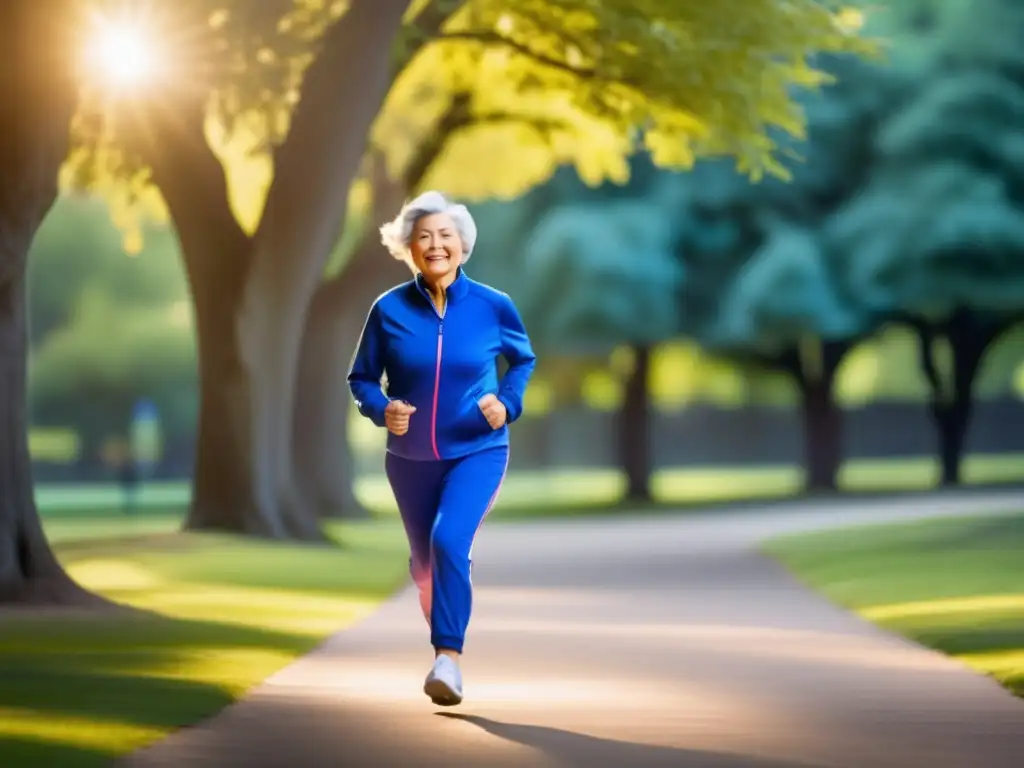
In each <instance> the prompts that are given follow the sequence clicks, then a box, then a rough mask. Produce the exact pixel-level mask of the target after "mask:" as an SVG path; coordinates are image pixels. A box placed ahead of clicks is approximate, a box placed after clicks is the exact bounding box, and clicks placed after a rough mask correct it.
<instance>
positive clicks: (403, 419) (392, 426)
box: [384, 400, 416, 435]
mask: <svg viewBox="0 0 1024 768" xmlns="http://www.w3.org/2000/svg"><path fill="white" fill-rule="evenodd" d="M414 413H416V407H415V406H413V405H409V404H408V403H405V402H402V401H401V400H392V401H391V402H390V403H388V407H387V408H385V409H384V423H385V424H386V425H387V428H388V432H390V433H391V434H393V435H404V434H405V433H406V432H408V431H409V417H410V416H412V415H413V414H414Z"/></svg>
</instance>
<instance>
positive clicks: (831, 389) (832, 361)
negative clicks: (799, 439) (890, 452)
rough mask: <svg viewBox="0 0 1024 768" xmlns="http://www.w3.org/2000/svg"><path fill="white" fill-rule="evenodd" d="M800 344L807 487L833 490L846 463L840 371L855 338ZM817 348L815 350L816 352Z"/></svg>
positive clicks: (817, 489)
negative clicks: (838, 398)
mask: <svg viewBox="0 0 1024 768" xmlns="http://www.w3.org/2000/svg"><path fill="white" fill-rule="evenodd" d="M809 344H813V347H812V346H809V345H804V346H803V347H801V348H800V350H799V352H798V354H799V355H800V360H801V362H800V373H799V379H798V382H799V387H800V392H801V395H802V398H803V400H802V403H801V410H802V415H803V432H804V469H805V471H806V475H805V481H804V488H805V490H806V491H808V492H811V493H813V492H822V491H824V492H829V491H835V490H837V489H838V487H839V469H840V467H841V466H842V463H843V412H842V410H841V409H840V408H839V407H838V406H837V405H836V402H835V381H836V373H838V371H839V366H840V365H841V364H842V362H843V358H845V357H846V354H847V353H848V352H849V351H850V350H851V349H853V341H817V340H816V341H814V342H810V343H809ZM812 350H813V354H812Z"/></svg>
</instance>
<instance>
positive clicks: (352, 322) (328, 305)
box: [294, 278, 367, 518]
mask: <svg viewBox="0 0 1024 768" xmlns="http://www.w3.org/2000/svg"><path fill="white" fill-rule="evenodd" d="M344 294H345V290H344V283H342V282H341V281H340V280H338V279H337V278H335V279H334V280H330V281H328V282H326V283H324V284H323V285H321V286H320V288H319V289H318V290H317V292H316V295H315V296H314V297H313V302H312V304H311V305H310V309H309V314H308V316H307V318H306V331H305V333H304V334H303V338H302V354H301V356H300V360H299V373H298V384H297V388H298V396H297V397H296V403H295V425H294V429H295V444H294V449H295V481H296V484H297V485H298V487H299V489H300V494H301V498H302V500H303V502H304V503H307V504H311V505H313V507H314V509H315V510H316V512H317V513H318V514H319V515H320V516H323V517H339V518H361V517H366V516H367V511H366V509H365V508H363V506H362V505H361V504H360V503H359V501H358V499H356V495H355V489H354V487H353V484H354V482H355V460H354V457H353V455H352V450H351V448H350V446H349V441H348V418H349V404H350V402H351V396H350V395H349V391H348V383H347V381H346V374H347V372H348V362H349V360H350V358H351V356H352V352H353V350H354V348H355V345H356V343H357V342H358V339H359V333H360V331H361V329H362V323H361V322H360V321H359V318H358V317H357V316H356V313H355V311H354V310H353V309H352V308H348V307H346V306H345V303H346V297H345V296H344ZM352 303H353V304H355V302H352ZM339 305H340V306H339Z"/></svg>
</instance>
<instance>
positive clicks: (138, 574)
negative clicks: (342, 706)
mask: <svg viewBox="0 0 1024 768" xmlns="http://www.w3.org/2000/svg"><path fill="white" fill-rule="evenodd" d="M155 519H156V520H157V521H163V523H162V524H163V525H164V526H166V527H169V528H172V527H173V525H174V522H173V518H167V517H157V518H155ZM169 521H170V522H169ZM86 522H87V521H81V523H82V524H86ZM93 522H94V523H95V524H96V525H97V527H98V528H104V527H107V526H111V525H113V523H104V522H103V521H102V520H99V521H93ZM136 522H138V521H133V524H134V523H136ZM118 523H119V526H123V525H124V520H123V518H122V519H120V520H119V521H118ZM68 524H71V525H72V526H74V524H75V521H62V520H56V521H49V522H48V525H47V527H48V529H49V532H50V534H51V535H53V536H55V538H56V539H57V541H58V542H61V541H62V542H63V543H58V544H57V549H58V552H59V554H60V557H61V559H62V561H63V562H64V563H65V564H66V566H67V567H68V569H69V571H70V572H71V574H72V575H73V576H74V577H75V578H76V579H78V580H79V581H80V582H81V583H82V584H84V585H85V586H87V587H89V588H91V589H93V590H95V591H98V592H101V593H102V594H105V595H107V596H109V597H111V598H113V599H115V600H117V601H119V602H123V603H126V604H129V605H132V606H135V607H137V608H140V609H143V612H140V614H139V615H134V616H118V617H111V616H88V615H78V616H63V617H57V616H54V615H46V614H44V613H35V614H25V615H10V614H9V615H4V616H3V619H2V621H0V681H2V683H0V765H3V766H8V765H10V766H19V768H31V767H32V766H58V765H59V766H61V768H80V767H81V766H99V765H108V764H109V762H110V760H111V758H112V757H113V756H115V755H119V754H122V753H125V752H128V751H130V750H132V749H135V748H138V747H141V746H143V745H145V744H147V743H150V742H152V741H154V740H157V739H159V738H161V737H162V736H164V735H166V734H167V733H169V732H170V731H172V730H174V729H175V728H177V727H180V726H183V725H186V724H190V723H194V722H196V721H198V720H200V719H202V718H203V717H205V716H207V715H209V714H212V713H214V712H216V711H217V710H219V709H221V708H222V707H224V706H225V705H226V704H228V703H229V702H231V701H232V700H233V699H235V698H236V697H238V696H239V695H240V694H242V693H244V692H245V691H246V690H247V689H248V688H250V687H251V686H253V685H254V684H256V683H258V682H260V681H261V680H263V679H265V678H266V677H267V676H269V675H270V674H272V673H273V672H275V671H276V670H278V669H280V668H281V667H283V666H285V665H286V664H287V663H288V662H289V661H291V660H292V659H294V658H295V657H296V656H298V655H300V654H302V653H305V652H307V651H309V650H311V649H312V648H313V647H314V646H315V645H316V644H317V643H318V642H319V641H320V640H322V639H323V638H325V637H326V636H328V635H329V634H331V633H333V632H335V631H337V630H338V629H340V628H342V627H344V626H346V625H348V624H350V623H352V622H354V621H356V620H358V619H359V618H360V617H362V616H365V615H367V614H368V613H369V612H370V611H371V610H372V609H373V608H374V606H376V605H377V604H378V603H379V601H380V600H381V599H383V598H385V597H386V596H387V595H389V594H391V593H392V592H393V591H394V590H395V588H396V587H398V586H399V585H400V584H401V582H402V581H403V579H404V578H405V575H406V552H405V545H404V540H403V538H402V534H401V529H400V527H399V526H398V525H397V524H396V523H394V522H376V523H371V524H353V525H345V526H343V527H333V528H332V533H333V534H334V535H335V536H336V537H337V538H338V539H340V540H341V541H342V542H343V543H344V544H345V545H346V546H345V547H342V548H330V547H324V548H322V549H321V548H316V549H312V550H311V549H309V548H302V547H296V546H281V545H273V544H267V543H259V542H250V541H243V540H239V539H237V538H233V537H227V536H206V535H204V536H195V535H185V534H177V533H152V532H145V533H142V534H140V535H138V536H135V537H133V538H127V539H125V538H121V539H104V538H101V537H97V536H92V537H89V538H86V539H76V538H75V536H74V528H73V527H72V528H70V529H69V528H68V527H67V525H68ZM109 530H114V529H113V528H110V529H109Z"/></svg>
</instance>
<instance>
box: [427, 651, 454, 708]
mask: <svg viewBox="0 0 1024 768" xmlns="http://www.w3.org/2000/svg"><path fill="white" fill-rule="evenodd" d="M423 692H424V693H425V694H427V696H429V697H430V700H431V701H432V702H434V704H436V705H438V706H439V707H454V706H456V705H457V704H461V703H462V672H461V670H459V665H458V663H457V662H456V661H455V659H453V658H452V657H451V656H445V655H443V654H442V655H441V656H438V657H437V658H436V659H434V668H433V669H431V670H430V674H429V675H427V679H426V681H425V682H424V683H423Z"/></svg>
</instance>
